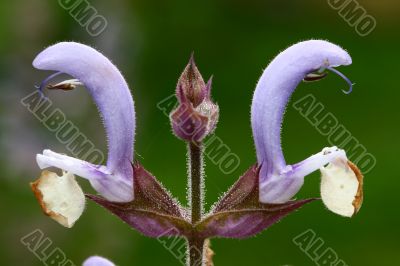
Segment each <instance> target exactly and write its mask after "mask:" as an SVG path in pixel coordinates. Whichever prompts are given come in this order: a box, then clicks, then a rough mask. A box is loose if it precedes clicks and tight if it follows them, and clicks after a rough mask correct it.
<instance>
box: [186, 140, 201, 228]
mask: <svg viewBox="0 0 400 266" xmlns="http://www.w3.org/2000/svg"><path fill="white" fill-rule="evenodd" d="M189 153H190V183H191V188H190V190H189V191H190V208H191V217H192V224H195V223H197V222H199V221H200V220H201V215H202V213H203V193H202V183H203V180H202V179H203V176H202V171H203V169H202V168H203V158H202V147H201V144H198V143H192V142H191V143H190V144H189Z"/></svg>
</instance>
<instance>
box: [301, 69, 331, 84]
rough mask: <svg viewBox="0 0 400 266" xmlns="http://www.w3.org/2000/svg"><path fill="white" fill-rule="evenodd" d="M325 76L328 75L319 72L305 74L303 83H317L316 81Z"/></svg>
mask: <svg viewBox="0 0 400 266" xmlns="http://www.w3.org/2000/svg"><path fill="white" fill-rule="evenodd" d="M327 75H328V73H326V72H320V71H318V72H312V73H309V74H307V75H306V76H305V77H304V79H303V81H305V82H313V81H318V80H321V79H323V78H325V77H326V76H327Z"/></svg>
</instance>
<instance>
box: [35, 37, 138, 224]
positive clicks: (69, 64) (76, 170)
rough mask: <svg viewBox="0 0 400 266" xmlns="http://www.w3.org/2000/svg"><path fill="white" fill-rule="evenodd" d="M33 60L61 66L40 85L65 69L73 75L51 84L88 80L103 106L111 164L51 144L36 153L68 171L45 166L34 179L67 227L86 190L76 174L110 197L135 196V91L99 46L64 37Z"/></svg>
mask: <svg viewBox="0 0 400 266" xmlns="http://www.w3.org/2000/svg"><path fill="white" fill-rule="evenodd" d="M33 66H34V67H36V68H37V69H40V70H51V71H56V74H53V75H51V76H50V77H49V78H48V79H46V80H45V81H44V82H43V83H42V85H41V86H40V90H43V88H45V87H46V86H47V83H48V82H49V81H50V79H52V78H54V77H55V76H57V75H59V74H61V73H65V74H68V75H70V76H72V77H73V78H74V79H73V80H71V81H65V82H61V83H59V84H57V85H52V86H49V88H53V89H54V88H60V89H71V88H74V87H76V86H78V85H80V84H82V85H83V86H85V88H86V89H87V90H88V92H89V93H90V95H91V96H92V97H93V100H94V102H95V103H96V105H97V107H98V110H99V111H100V115H101V117H102V119H103V122H104V126H105V130H106V135H107V142H108V159H107V163H106V165H94V164H92V163H89V162H86V161H82V160H79V159H76V158H72V157H69V156H66V155H62V154H59V153H56V152H53V151H50V150H44V151H43V153H42V154H38V155H37V158H36V159H37V163H38V165H39V167H40V168H42V169H45V168H49V167H56V168H59V169H61V170H62V171H63V172H65V174H64V175H63V178H57V175H55V174H54V173H51V172H48V171H45V172H43V174H42V178H40V179H39V180H38V181H37V182H35V183H33V185H32V187H33V189H34V191H35V194H36V196H37V197H38V199H39V201H40V202H41V205H42V207H43V209H44V211H45V212H46V213H47V214H49V215H50V216H51V217H53V218H55V219H56V220H57V221H59V222H61V224H63V225H65V226H67V227H71V226H72V225H73V223H74V222H75V221H76V219H78V218H79V216H80V214H81V213H82V211H83V206H84V196H83V193H82V192H81V191H80V189H78V187H79V186H78V185H77V184H76V181H75V178H74V176H73V175H78V176H81V177H83V178H86V179H87V180H89V181H90V183H91V185H92V186H93V188H94V189H95V190H96V191H97V192H98V193H99V194H100V195H102V196H103V197H104V198H106V199H107V200H110V201H114V202H129V201H131V200H133V191H134V190H133V168H132V162H133V148H134V146H133V145H134V134H135V109H134V103H133V99H132V95H131V93H130V91H129V88H128V85H127V83H126V81H125V79H124V77H123V76H122V75H121V73H120V71H119V70H118V69H117V68H116V67H115V66H114V65H113V64H112V63H111V62H110V60H108V59H107V58H106V57H105V56H104V55H102V54H101V53H99V52H98V51H96V50H95V49H93V48H91V47H88V46H86V45H83V44H79V43H75V42H62V43H58V44H56V45H53V46H51V47H49V48H47V49H45V50H44V51H43V52H41V53H40V54H39V55H38V56H37V57H36V59H35V60H34V61H33ZM61 181H62V183H60V182H61Z"/></svg>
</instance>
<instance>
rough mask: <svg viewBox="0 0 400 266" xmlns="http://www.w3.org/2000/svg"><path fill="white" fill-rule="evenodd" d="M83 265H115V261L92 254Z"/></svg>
mask: <svg viewBox="0 0 400 266" xmlns="http://www.w3.org/2000/svg"><path fill="white" fill-rule="evenodd" d="M82 266H115V264H114V263H112V262H111V261H109V260H108V259H106V258H103V257H100V256H92V257H89V258H88V259H87V260H85V261H84V262H83V264H82Z"/></svg>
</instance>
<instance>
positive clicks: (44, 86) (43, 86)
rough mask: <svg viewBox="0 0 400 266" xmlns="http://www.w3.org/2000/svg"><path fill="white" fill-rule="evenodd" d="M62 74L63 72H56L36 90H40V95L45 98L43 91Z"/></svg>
mask: <svg viewBox="0 0 400 266" xmlns="http://www.w3.org/2000/svg"><path fill="white" fill-rule="evenodd" d="M61 74H62V72H56V73H54V74H51V75H50V76H48V77H47V78H46V79H45V80H43V81H42V83H40V86H35V88H36V89H38V90H39V92H40V94H41V95H42V96H43V95H44V94H43V90H44V88H46V85H47V83H49V81H50V80H52V79H53V78H55V77H57V76H59V75H61Z"/></svg>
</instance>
